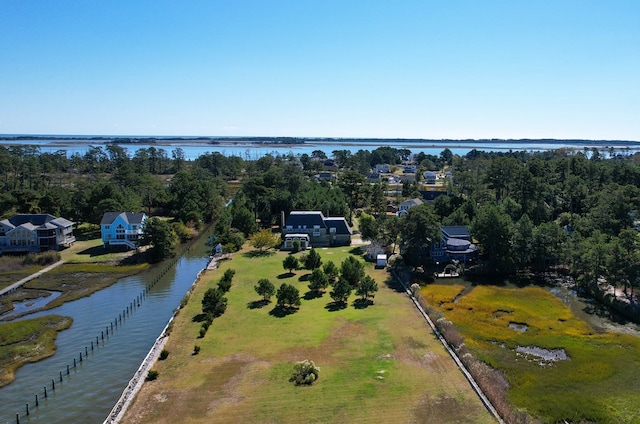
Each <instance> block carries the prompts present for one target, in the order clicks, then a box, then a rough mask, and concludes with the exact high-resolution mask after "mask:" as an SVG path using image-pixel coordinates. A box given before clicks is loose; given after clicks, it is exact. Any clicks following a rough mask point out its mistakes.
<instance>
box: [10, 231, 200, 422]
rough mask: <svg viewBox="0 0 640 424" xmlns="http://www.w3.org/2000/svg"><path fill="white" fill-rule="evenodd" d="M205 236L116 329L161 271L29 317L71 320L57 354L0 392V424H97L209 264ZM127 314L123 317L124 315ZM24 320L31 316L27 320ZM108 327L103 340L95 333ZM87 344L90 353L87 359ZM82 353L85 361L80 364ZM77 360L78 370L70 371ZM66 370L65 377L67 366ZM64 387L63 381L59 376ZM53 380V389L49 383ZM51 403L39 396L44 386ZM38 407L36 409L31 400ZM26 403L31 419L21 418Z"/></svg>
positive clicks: (22, 372)
mask: <svg viewBox="0 0 640 424" xmlns="http://www.w3.org/2000/svg"><path fill="white" fill-rule="evenodd" d="M205 241H206V237H202V239H201V241H199V242H197V243H196V244H195V245H194V246H193V248H192V249H191V251H190V252H188V253H186V254H185V256H183V257H182V258H180V260H179V261H178V263H177V264H176V266H175V267H173V268H171V269H170V270H169V272H167V273H166V274H165V275H164V276H163V277H162V278H161V279H160V281H159V282H158V283H156V285H155V286H154V287H153V288H152V289H151V290H150V292H149V294H148V295H147V296H146V298H144V299H143V300H142V301H141V303H140V307H136V308H135V309H134V310H133V312H132V313H130V314H129V316H128V317H126V319H125V320H123V322H122V324H119V325H118V327H117V329H115V328H114V330H115V331H114V332H113V334H112V333H111V328H110V323H111V322H113V321H114V320H115V319H116V318H117V317H118V314H120V313H122V311H123V309H126V307H127V306H128V305H129V304H130V302H132V301H134V299H136V297H137V296H139V295H141V293H142V291H143V289H144V288H145V286H146V285H147V284H148V283H150V282H151V281H152V280H153V278H154V277H155V276H156V275H157V272H159V270H156V271H155V272H154V271H150V272H148V273H145V274H144V275H138V276H132V277H127V278H124V279H121V280H120V281H119V282H117V283H116V284H114V285H112V286H110V287H108V288H106V289H104V290H101V291H99V292H97V293H94V294H93V295H91V296H89V297H85V298H82V299H79V300H76V301H74V302H69V303H65V304H64V305H62V306H60V307H59V308H56V309H53V310H50V311H46V312H41V313H36V314H33V315H30V316H29V317H35V316H40V315H46V314H52V313H56V314H59V315H64V316H70V317H72V318H73V320H74V322H73V325H72V326H71V328H70V329H68V330H65V331H62V332H60V333H58V338H57V339H56V345H57V347H58V350H57V352H56V354H55V355H54V356H52V357H51V358H48V359H45V360H43V361H40V362H36V363H34V364H27V365H25V366H23V367H22V368H20V369H19V370H18V372H17V373H16V380H15V381H14V382H13V383H11V384H9V385H8V386H5V387H3V388H1V389H0V423H3V424H4V423H15V422H16V413H19V414H20V423H80V422H82V423H101V422H102V421H103V420H104V419H105V418H106V417H107V415H108V414H109V412H110V411H111V408H113V405H114V404H115V403H116V401H117V400H118V398H119V397H120V394H121V393H122V391H123V390H124V388H125V387H126V385H127V384H128V382H129V380H130V379H131V377H132V376H133V374H134V373H135V371H136V370H137V369H138V367H139V366H140V363H141V362H142V360H143V359H144V357H145V356H146V354H147V352H148V351H149V349H150V348H151V346H152V345H153V343H154V341H155V339H156V338H157V337H158V336H159V335H160V332H161V331H162V329H163V328H164V326H165V325H166V323H167V321H168V320H169V318H170V317H171V315H172V313H173V310H174V309H175V308H176V307H177V306H178V305H179V303H180V300H181V299H182V297H183V296H184V294H185V293H186V291H187V290H188V289H189V287H190V286H191V284H192V283H193V281H194V280H195V278H196V275H197V274H198V272H199V271H200V270H202V269H203V268H204V267H205V266H206V264H207V261H208V257H207V254H208V251H207V250H206V248H205V247H204V242H205ZM125 315H126V314H125ZM25 318H28V317H25ZM107 326H109V336H108V337H107V336H106V334H105V339H104V343H103V342H102V340H100V345H99V347H95V346H94V350H93V352H92V351H91V342H92V341H93V343H94V345H95V344H96V336H98V337H99V338H100V337H101V331H105V330H106V327H107ZM85 346H86V347H88V352H89V355H88V357H86V358H85V357H84V353H85ZM81 352H82V356H83V362H82V363H80V362H79V356H80V353H81ZM74 359H76V363H77V367H76V368H75V369H74V368H73V360H74ZM67 365H69V366H70V368H71V370H70V375H68V376H67V375H66V367H67ZM60 371H62V374H63V382H62V383H60V382H59V381H60V380H59V379H60V377H59V372H60ZM52 379H54V380H55V387H56V390H55V392H54V391H52V390H51V386H52V385H51V380H52ZM45 386H46V387H47V392H48V398H47V399H44V389H43V388H44V387H45ZM36 394H37V395H38V398H39V401H40V406H39V407H38V408H36V407H35V395H36ZM26 403H29V409H30V415H29V416H28V417H27V416H26V414H25V413H26V405H25V404H26Z"/></svg>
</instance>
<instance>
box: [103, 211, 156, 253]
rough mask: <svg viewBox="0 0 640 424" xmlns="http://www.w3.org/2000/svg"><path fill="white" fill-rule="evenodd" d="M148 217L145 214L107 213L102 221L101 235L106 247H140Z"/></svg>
mask: <svg viewBox="0 0 640 424" xmlns="http://www.w3.org/2000/svg"><path fill="white" fill-rule="evenodd" d="M146 220H147V215H146V214H145V213H143V212H139V213H134V212H106V213H105V214H104V215H102V220H101V221H100V233H101V234H102V243H103V245H104V247H108V246H126V247H128V248H129V249H135V248H137V247H138V245H139V242H140V239H142V235H143V229H144V223H145V221H146Z"/></svg>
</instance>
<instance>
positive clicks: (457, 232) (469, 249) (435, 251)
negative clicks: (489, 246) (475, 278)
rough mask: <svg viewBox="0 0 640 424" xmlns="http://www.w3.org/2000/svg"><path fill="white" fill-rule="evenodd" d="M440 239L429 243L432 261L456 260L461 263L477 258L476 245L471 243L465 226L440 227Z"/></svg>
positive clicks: (446, 261) (445, 261)
mask: <svg viewBox="0 0 640 424" xmlns="http://www.w3.org/2000/svg"><path fill="white" fill-rule="evenodd" d="M440 231H441V232H442V239H441V240H440V242H439V243H433V244H432V245H431V251H430V257H431V260H432V261H433V262H439V263H449V262H451V261H452V260H454V259H455V260H457V261H460V262H462V263H465V262H468V261H470V260H475V259H477V258H478V254H479V252H478V246H476V245H475V244H473V242H472V240H471V234H470V233H469V230H468V229H467V227H465V226H462V225H459V226H443V227H440Z"/></svg>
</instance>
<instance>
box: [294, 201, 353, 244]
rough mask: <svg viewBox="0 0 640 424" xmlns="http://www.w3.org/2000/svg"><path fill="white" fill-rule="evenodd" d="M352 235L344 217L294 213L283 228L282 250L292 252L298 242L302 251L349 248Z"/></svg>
mask: <svg viewBox="0 0 640 424" xmlns="http://www.w3.org/2000/svg"><path fill="white" fill-rule="evenodd" d="M352 234H353V231H352V230H351V227H349V224H348V223H347V220H346V219H345V218H344V217H325V216H324V214H323V213H322V212H320V211H292V212H291V213H290V214H289V216H288V217H287V219H286V221H285V222H284V224H283V226H282V240H283V244H282V249H283V250H291V249H293V246H294V244H295V243H296V242H297V243H298V246H299V247H300V249H301V250H304V249H307V248H310V247H328V246H348V245H349V244H351V235H352Z"/></svg>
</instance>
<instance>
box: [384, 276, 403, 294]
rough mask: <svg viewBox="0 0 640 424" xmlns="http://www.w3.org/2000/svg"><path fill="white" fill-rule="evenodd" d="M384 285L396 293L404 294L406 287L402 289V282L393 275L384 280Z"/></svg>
mask: <svg viewBox="0 0 640 424" xmlns="http://www.w3.org/2000/svg"><path fill="white" fill-rule="evenodd" d="M384 283H385V284H386V285H387V287H389V288H390V289H391V290H393V291H394V292H396V293H404V287H402V284H400V282H399V281H398V280H397V279H396V278H395V277H394V276H393V275H389V277H388V278H387V279H386V280H384Z"/></svg>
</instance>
